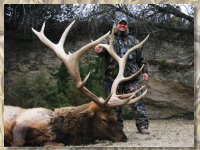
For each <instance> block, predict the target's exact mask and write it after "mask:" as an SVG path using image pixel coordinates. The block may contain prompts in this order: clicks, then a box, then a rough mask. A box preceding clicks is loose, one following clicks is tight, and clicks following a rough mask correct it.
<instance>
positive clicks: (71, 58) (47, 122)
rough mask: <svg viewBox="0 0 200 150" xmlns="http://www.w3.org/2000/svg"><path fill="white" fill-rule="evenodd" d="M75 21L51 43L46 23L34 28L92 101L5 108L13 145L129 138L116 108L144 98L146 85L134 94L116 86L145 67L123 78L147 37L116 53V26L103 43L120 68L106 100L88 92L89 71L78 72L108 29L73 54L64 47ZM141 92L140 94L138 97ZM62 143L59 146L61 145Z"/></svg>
mask: <svg viewBox="0 0 200 150" xmlns="http://www.w3.org/2000/svg"><path fill="white" fill-rule="evenodd" d="M74 22H75V21H73V22H72V23H71V24H70V25H69V26H68V27H67V28H66V30H65V31H64V33H63V35H62V37H61V39H60V41H59V42H58V44H54V43H52V42H51V41H50V40H49V39H47V38H46V36H45V35H44V28H45V24H43V27H42V29H41V31H40V32H37V31H36V30H34V29H33V32H34V33H35V34H36V35H37V36H38V38H39V39H40V40H41V41H42V42H43V43H44V44H46V45H47V46H48V47H49V48H51V49H52V50H53V51H54V52H55V53H56V55H57V56H58V57H59V58H60V59H61V60H62V61H63V63H64V64H65V66H66V68H67V69H68V73H69V74H70V77H71V78H72V80H73V81H74V83H75V86H76V87H77V88H78V89H79V90H80V91H81V92H82V93H83V94H84V95H85V96H87V97H88V98H90V100H92V102H90V103H87V104H83V105H81V106H77V107H62V108H58V109H55V110H49V109H45V108H32V109H22V108H19V107H13V106H5V107H4V132H5V135H4V140H5V143H7V144H10V145H11V146H44V145H58V143H62V144H64V145H82V144H89V143H94V142H95V140H97V139H98V140H111V141H114V142H124V141H126V140H127V137H126V135H125V133H124V132H123V130H122V129H121V128H120V125H119V123H118V122H117V116H116V114H115V112H114V111H113V110H112V108H113V107H117V106H122V105H126V104H131V103H134V102H136V101H137V100H139V99H141V98H142V97H143V96H144V95H145V94H146V92H147V89H146V90H144V92H142V94H137V93H138V92H141V91H142V89H144V88H145V86H142V87H141V88H140V89H138V90H136V91H132V92H131V93H127V94H122V95H118V94H117V87H118V85H119V84H120V83H121V82H123V81H127V80H130V79H132V78H133V77H135V76H136V75H137V74H138V73H139V72H141V70H142V68H140V70H138V72H136V73H135V74H133V75H131V76H130V77H124V75H123V73H124V68H125V63H126V60H127V58H128V55H129V54H130V53H131V52H132V51H134V50H135V49H137V48H140V47H141V46H142V45H143V44H144V43H145V41H146V40H147V39H148V36H147V37H146V38H145V39H144V40H143V41H142V42H141V43H139V44H138V45H136V46H134V47H132V48H131V49H129V50H128V51H127V53H126V54H125V55H124V57H123V58H120V57H119V56H118V55H117V54H115V52H114V49H113V46H112V42H113V39H114V27H113V30H112V33H111V36H110V44H109V45H107V44H101V46H103V47H104V48H105V49H106V50H107V51H108V52H109V54H110V55H111V56H113V57H114V59H115V60H116V61H117V62H118V65H119V71H118V75H117V77H116V79H115V80H114V82H113V85H112V88H111V94H110V95H109V96H108V98H106V99H104V98H102V97H98V96H96V95H95V94H93V93H92V92H91V91H89V90H88V89H87V88H86V87H85V86H84V84H85V83H86V81H87V79H88V78H89V75H90V73H89V74H88V75H87V76H86V78H85V79H84V80H83V81H82V80H81V77H80V72H79V61H80V59H81V57H82V56H83V55H84V54H85V53H87V52H88V51H89V50H91V49H92V48H94V47H95V46H96V45H97V44H99V43H101V41H102V40H103V39H104V38H106V37H107V36H108V35H109V32H108V33H107V34H105V35H104V36H102V37H100V38H99V39H97V40H95V41H93V42H91V43H89V44H88V45H86V46H84V47H82V48H81V49H79V50H78V51H76V52H74V53H72V54H71V53H69V54H66V53H65V51H64V48H63V45H64V41H65V38H66V36H67V34H68V32H69V30H70V28H71V27H72V25H73V24H74ZM136 95H139V96H136ZM62 144H59V145H62Z"/></svg>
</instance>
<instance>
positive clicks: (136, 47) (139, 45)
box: [123, 34, 149, 61]
mask: <svg viewBox="0 0 200 150" xmlns="http://www.w3.org/2000/svg"><path fill="white" fill-rule="evenodd" d="M148 38H149V34H148V35H147V37H146V38H145V39H144V40H143V41H142V42H140V43H139V44H137V45H135V46H134V47H132V48H130V49H129V50H128V51H127V52H126V54H125V55H124V57H123V59H124V61H126V60H127V58H128V55H129V54H130V53H131V52H133V51H134V50H136V49H138V48H140V47H142V46H143V44H144V43H145V42H146V41H147V40H148Z"/></svg>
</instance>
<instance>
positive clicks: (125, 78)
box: [120, 64, 144, 82]
mask: <svg viewBox="0 0 200 150" xmlns="http://www.w3.org/2000/svg"><path fill="white" fill-rule="evenodd" d="M143 68H144V64H143V65H142V67H141V68H140V70H138V71H137V72H136V73H134V74H132V75H131V76H129V77H124V78H122V79H121V81H120V82H123V81H128V80H131V79H132V78H134V77H135V76H137V75H138V74H139V73H140V72H141V71H142V70H143Z"/></svg>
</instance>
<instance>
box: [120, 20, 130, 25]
mask: <svg viewBox="0 0 200 150" xmlns="http://www.w3.org/2000/svg"><path fill="white" fill-rule="evenodd" d="M121 22H125V23H126V24H128V23H127V21H126V20H120V21H119V22H118V23H121Z"/></svg>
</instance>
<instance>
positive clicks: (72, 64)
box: [32, 21, 148, 107]
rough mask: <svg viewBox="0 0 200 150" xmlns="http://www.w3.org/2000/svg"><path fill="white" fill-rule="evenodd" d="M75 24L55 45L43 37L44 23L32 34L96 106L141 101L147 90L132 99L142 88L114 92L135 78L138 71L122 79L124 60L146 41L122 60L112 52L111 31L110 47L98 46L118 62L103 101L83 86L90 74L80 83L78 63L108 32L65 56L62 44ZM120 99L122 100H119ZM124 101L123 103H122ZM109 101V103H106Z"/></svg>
mask: <svg viewBox="0 0 200 150" xmlns="http://www.w3.org/2000/svg"><path fill="white" fill-rule="evenodd" d="M74 23H75V21H73V22H72V23H71V24H70V25H69V26H68V27H67V28H66V30H65V31H64V33H63V34H62V36H61V38H60V41H59V42H58V43H57V44H54V43H52V42H51V41H50V40H49V39H48V38H47V37H46V36H45V35H44V29H45V23H44V24H43V26H42V29H41V31H40V32H38V31H36V30H34V29H33V28H32V30H33V32H34V33H35V34H36V35H37V36H38V38H39V39H40V40H41V41H42V42H43V43H44V44H45V45H47V46H48V47H49V48H51V49H52V50H53V51H54V52H55V53H56V55H57V56H58V58H60V59H61V60H62V62H63V63H64V64H65V66H66V67H67V69H68V73H69V75H70V76H71V78H72V80H73V81H74V83H75V86H76V87H77V88H78V89H79V90H80V91H81V92H82V93H83V94H84V95H85V96H87V97H89V98H90V99H91V100H93V101H94V102H95V103H96V104H97V105H99V106H102V105H103V106H111V107H115V106H120V105H124V104H130V103H134V102H135V101H137V100H139V99H141V98H142V97H143V96H144V95H145V94H146V92H147V90H146V91H145V92H144V93H143V94H142V95H140V96H138V97H136V98H133V97H134V96H135V94H136V93H138V92H139V91H141V90H142V89H143V88H144V87H142V88H140V89H139V90H137V91H135V92H132V93H130V94H124V95H117V94H116V90H117V86H118V85H119V83H120V82H122V81H127V80H129V79H131V78H133V77H134V76H136V75H137V74H138V73H139V71H138V72H137V73H135V74H133V75H132V76H130V77H126V78H125V77H123V73H124V67H125V62H126V59H127V57H128V54H130V52H132V51H133V50H135V49H137V48H139V47H141V46H142V45H143V44H144V42H145V41H146V40H147V38H148V37H147V38H146V40H144V41H143V42H141V43H140V44H138V45H136V46H135V47H133V48H131V49H129V50H128V52H127V53H126V54H125V56H124V57H123V59H121V58H120V57H118V56H117V54H115V52H114V50H113V46H112V41H113V38H114V33H113V31H112V34H111V41H110V43H111V44H110V45H105V44H100V45H102V46H103V47H105V48H106V49H107V50H108V52H109V53H110V54H111V55H112V56H113V57H114V59H115V60H116V61H117V62H118V64H119V72H118V76H117V78H116V79H115V81H114V82H113V85H112V89H111V92H112V94H111V95H110V96H109V97H108V98H107V99H106V100H104V99H103V98H102V97H97V96H96V95H95V94H93V93H92V92H91V91H89V90H88V89H87V88H86V87H85V86H84V84H85V83H86V82H87V80H88V78H89V75H90V73H88V75H87V76H86V78H85V79H84V80H83V81H82V80H81V77H80V72H79V62H80V59H81V57H82V56H83V55H84V54H85V53H87V52H88V51H89V50H91V49H92V48H94V47H95V46H96V45H97V44H99V43H101V42H102V40H103V39H105V38H106V37H107V36H108V35H109V34H110V32H108V33H106V34H105V35H103V36H102V37H100V38H98V39H97V40H95V41H93V42H91V43H89V44H87V45H85V46H84V47H82V48H80V49H79V50H78V51H76V52H74V53H68V54H66V53H65V51H64V48H63V46H64V42H65V39H66V36H67V34H68V32H69V30H70V29H71V27H72V25H73V24H74ZM122 69H123V70H122ZM141 70H142V68H141V69H140V71H141ZM120 98H122V100H121V99H120ZM124 99H125V101H124ZM108 101H109V103H108Z"/></svg>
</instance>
